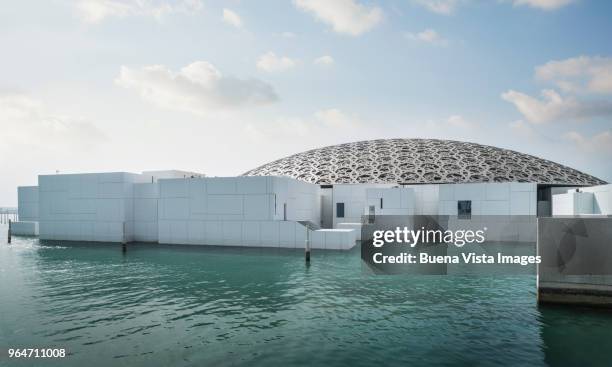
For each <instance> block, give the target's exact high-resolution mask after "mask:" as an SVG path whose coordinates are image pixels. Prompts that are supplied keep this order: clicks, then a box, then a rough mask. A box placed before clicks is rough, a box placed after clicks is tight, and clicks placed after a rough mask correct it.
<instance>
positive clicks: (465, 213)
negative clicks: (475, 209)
mask: <svg viewBox="0 0 612 367" xmlns="http://www.w3.org/2000/svg"><path fill="white" fill-rule="evenodd" d="M457 216H458V217H459V219H471V218H472V201H471V200H459V201H458V202H457Z"/></svg>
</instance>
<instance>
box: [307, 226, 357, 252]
mask: <svg viewBox="0 0 612 367" xmlns="http://www.w3.org/2000/svg"><path fill="white" fill-rule="evenodd" d="M310 236H311V237H310V241H311V243H310V245H311V248H313V249H326V250H350V249H351V248H353V247H354V246H355V243H356V241H357V231H356V230H355V229H320V230H317V231H312V232H311V235H310Z"/></svg>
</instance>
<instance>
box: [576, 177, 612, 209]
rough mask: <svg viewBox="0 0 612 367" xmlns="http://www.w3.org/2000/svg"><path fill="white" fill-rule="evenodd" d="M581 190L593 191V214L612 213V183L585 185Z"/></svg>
mask: <svg viewBox="0 0 612 367" xmlns="http://www.w3.org/2000/svg"><path fill="white" fill-rule="evenodd" d="M580 191H583V192H590V193H593V214H600V215H612V184H607V185H598V186H591V187H583V188H581V189H580Z"/></svg>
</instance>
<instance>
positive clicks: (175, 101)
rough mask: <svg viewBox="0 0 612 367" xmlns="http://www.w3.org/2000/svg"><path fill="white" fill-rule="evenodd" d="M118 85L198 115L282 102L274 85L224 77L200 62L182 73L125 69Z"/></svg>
mask: <svg viewBox="0 0 612 367" xmlns="http://www.w3.org/2000/svg"><path fill="white" fill-rule="evenodd" d="M115 82H116V83H117V85H120V86H122V87H124V88H128V89H134V90H136V91H137V92H138V93H140V95H141V97H142V98H144V99H145V100H148V101H150V102H153V103H155V104H157V105H159V106H162V107H165V108H169V109H176V110H182V111H189V112H192V113H195V114H198V115H205V114H207V113H210V112H212V111H215V110H231V109H234V108H236V107H240V106H245V105H262V104H268V103H271V102H274V101H276V100H277V99H278V97H277V95H276V92H275V91H274V89H273V88H272V86H271V85H269V84H267V83H265V82H263V81H261V80H258V79H238V78H234V77H228V76H224V75H222V74H221V72H220V71H219V70H217V69H216V68H215V67H214V66H213V65H212V64H210V63H208V62H206V61H196V62H194V63H192V64H189V65H187V66H185V67H183V68H182V69H180V70H179V71H178V72H174V71H172V70H170V69H168V68H167V67H166V66H163V65H151V66H145V67H142V68H140V69H131V68H129V67H126V66H122V67H121V72H120V74H119V76H118V77H117V78H116V79H115Z"/></svg>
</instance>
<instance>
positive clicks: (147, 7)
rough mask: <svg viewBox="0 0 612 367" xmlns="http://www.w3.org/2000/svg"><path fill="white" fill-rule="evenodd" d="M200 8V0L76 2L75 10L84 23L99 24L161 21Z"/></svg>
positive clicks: (94, 0)
mask: <svg viewBox="0 0 612 367" xmlns="http://www.w3.org/2000/svg"><path fill="white" fill-rule="evenodd" d="M201 8H202V3H201V1H200V0H177V1H174V2H172V3H170V2H168V1H164V0H158V1H156V0H123V1H121V0H78V1H76V2H75V10H76V13H77V15H78V17H79V18H80V19H81V20H82V21H84V22H86V23H92V24H95V23H100V22H102V21H103V20H105V19H107V18H124V17H128V16H148V17H153V18H155V19H157V20H161V19H162V18H163V17H164V16H165V15H168V14H173V13H193V12H195V11H198V10H200V9H201Z"/></svg>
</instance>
